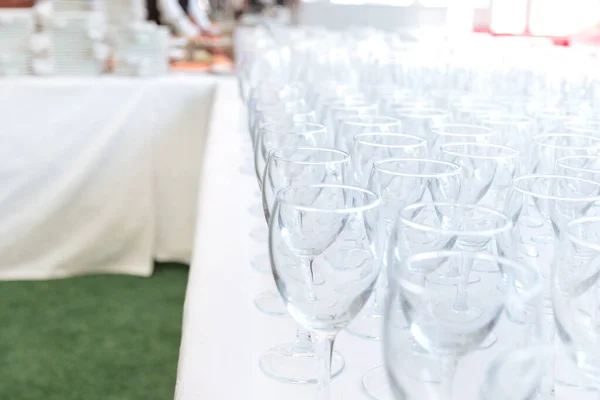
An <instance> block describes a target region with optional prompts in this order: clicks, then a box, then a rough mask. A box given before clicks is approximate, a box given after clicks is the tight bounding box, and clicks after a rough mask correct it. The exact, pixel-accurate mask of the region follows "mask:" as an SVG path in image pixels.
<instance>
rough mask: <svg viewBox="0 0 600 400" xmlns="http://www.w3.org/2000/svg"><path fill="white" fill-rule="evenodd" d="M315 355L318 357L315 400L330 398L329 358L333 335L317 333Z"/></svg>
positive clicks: (328, 399) (333, 339)
mask: <svg viewBox="0 0 600 400" xmlns="http://www.w3.org/2000/svg"><path fill="white" fill-rule="evenodd" d="M315 339H316V343H315V345H316V350H317V357H318V358H319V376H318V378H319V379H318V381H317V400H330V399H331V358H332V356H333V343H334V341H335V335H328V334H317V335H316V337H315Z"/></svg>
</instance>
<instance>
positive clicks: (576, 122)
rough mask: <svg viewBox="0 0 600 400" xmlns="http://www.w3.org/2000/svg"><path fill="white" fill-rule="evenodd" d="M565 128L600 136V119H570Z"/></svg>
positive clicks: (570, 130) (581, 133) (582, 133)
mask: <svg viewBox="0 0 600 400" xmlns="http://www.w3.org/2000/svg"><path fill="white" fill-rule="evenodd" d="M565 128H566V129H567V131H569V132H575V133H578V134H580V135H588V136H595V137H600V121H595V120H588V119H581V118H576V119H573V120H571V121H568V122H567V123H566V124H565Z"/></svg>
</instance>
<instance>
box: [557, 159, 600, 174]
mask: <svg viewBox="0 0 600 400" xmlns="http://www.w3.org/2000/svg"><path fill="white" fill-rule="evenodd" d="M577 159H580V160H593V159H597V160H600V156H568V157H561V158H559V159H558V160H557V161H556V165H557V166H559V167H563V168H567V169H569V170H571V171H577V172H591V173H600V167H599V168H598V169H597V170H596V169H591V168H584V167H573V166H570V165H566V164H565V163H564V162H565V161H566V160H577Z"/></svg>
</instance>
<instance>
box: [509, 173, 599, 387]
mask: <svg viewBox="0 0 600 400" xmlns="http://www.w3.org/2000/svg"><path fill="white" fill-rule="evenodd" d="M599 201H600V183H598V182H594V181H589V180H585V179H580V178H574V177H568V176H559V175H525V176H522V177H519V178H516V179H515V180H514V181H513V183H512V184H511V187H510V189H509V193H508V195H507V199H506V206H505V213H506V215H507V216H508V217H509V218H510V220H511V221H513V227H512V231H511V239H510V243H512V248H509V247H508V246H506V247H499V251H500V250H501V251H502V252H501V253H499V254H500V255H504V254H506V256H507V257H515V258H516V259H519V260H523V261H525V262H527V263H529V264H531V265H533V266H534V267H535V268H536V269H537V270H538V271H539V272H540V274H541V275H542V277H543V278H544V282H545V288H544V303H543V308H542V310H541V312H542V314H543V316H542V337H541V341H542V343H545V344H550V343H552V342H553V341H554V335H555V324H554V313H553V309H552V304H551V297H550V292H551V282H552V281H551V275H552V268H553V265H555V257H556V256H557V255H558V254H559V253H558V245H559V238H560V236H561V234H562V232H563V230H564V229H565V228H566V226H567V224H568V223H569V221H572V220H574V219H577V218H579V217H583V216H586V215H588V213H590V212H594V211H596V210H598V204H599ZM504 252H506V253H504ZM548 373H549V374H550V376H549V377H548V380H549V381H550V382H552V383H553V382H554V377H553V375H552V374H554V367H553V366H550V367H549V369H548ZM549 390H550V391H552V390H553V389H552V388H550V389H549Z"/></svg>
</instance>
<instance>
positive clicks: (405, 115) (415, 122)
mask: <svg viewBox="0 0 600 400" xmlns="http://www.w3.org/2000/svg"><path fill="white" fill-rule="evenodd" d="M393 115H394V116H395V117H396V118H398V119H399V120H400V123H401V124H402V133H407V134H410V135H416V136H419V137H422V138H423V139H425V140H430V139H431V137H432V133H431V130H432V129H433V127H434V126H436V125H440V124H443V123H446V122H448V121H449V119H450V112H449V111H446V110H442V109H439V108H426V107H410V108H407V107H398V108H395V109H394V114H393Z"/></svg>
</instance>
